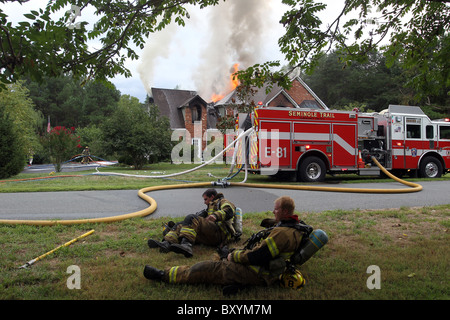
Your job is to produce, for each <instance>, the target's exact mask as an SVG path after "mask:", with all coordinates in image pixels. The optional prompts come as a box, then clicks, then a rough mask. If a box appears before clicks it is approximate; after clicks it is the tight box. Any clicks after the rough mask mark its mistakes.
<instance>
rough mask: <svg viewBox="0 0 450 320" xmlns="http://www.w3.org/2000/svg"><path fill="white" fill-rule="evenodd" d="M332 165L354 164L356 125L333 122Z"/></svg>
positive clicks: (356, 148)
mask: <svg viewBox="0 0 450 320" xmlns="http://www.w3.org/2000/svg"><path fill="white" fill-rule="evenodd" d="M332 136H333V144H332V145H333V166H356V164H357V162H356V161H357V151H358V147H357V145H358V144H357V140H356V125H354V124H338V123H335V124H333V135H332Z"/></svg>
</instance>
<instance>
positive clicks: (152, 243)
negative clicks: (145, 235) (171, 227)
mask: <svg viewBox="0 0 450 320" xmlns="http://www.w3.org/2000/svg"><path fill="white" fill-rule="evenodd" d="M147 243H148V246H149V247H150V248H159V251H160V252H163V253H167V252H169V247H170V242H168V241H166V240H163V241H156V240H153V239H150V240H148V242H147Z"/></svg>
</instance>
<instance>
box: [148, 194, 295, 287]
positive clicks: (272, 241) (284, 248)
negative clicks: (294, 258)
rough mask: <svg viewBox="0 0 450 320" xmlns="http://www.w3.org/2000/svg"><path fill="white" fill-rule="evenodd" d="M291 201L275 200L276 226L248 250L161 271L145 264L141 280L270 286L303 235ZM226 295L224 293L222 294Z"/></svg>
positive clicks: (288, 198)
mask: <svg viewBox="0 0 450 320" xmlns="http://www.w3.org/2000/svg"><path fill="white" fill-rule="evenodd" d="M294 208H295V204H294V200H293V199H291V198H290V197H287V196H283V197H280V198H278V199H277V200H275V203H274V209H273V214H274V215H275V221H276V225H275V227H273V228H270V229H268V230H270V231H269V233H268V235H267V237H266V238H265V239H264V240H262V241H261V242H260V243H257V244H255V245H254V246H253V247H252V248H251V249H249V248H244V249H236V250H233V251H231V252H230V253H229V254H227V255H226V259H223V260H219V261H203V262H199V263H197V264H194V265H193V266H191V267H189V266H174V267H167V268H165V269H164V270H159V269H156V268H154V267H152V266H148V265H146V266H145V268H144V277H145V278H147V279H150V280H159V281H163V282H167V283H189V284H194V283H212V284H219V285H223V286H225V287H224V290H225V289H226V288H228V287H235V288H236V287H238V288H240V286H246V285H272V284H274V283H275V282H277V281H278V279H279V278H280V275H282V274H283V272H285V270H286V260H287V259H289V258H290V256H291V255H292V254H293V253H294V252H295V251H296V250H298V249H299V247H300V244H301V240H302V237H303V232H302V231H300V230H299V229H298V228H295V227H293V226H295V225H296V224H299V223H300V222H299V220H298V216H297V215H294V214H293V213H294ZM224 294H225V291H224Z"/></svg>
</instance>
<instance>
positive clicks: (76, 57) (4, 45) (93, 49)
mask: <svg viewBox="0 0 450 320" xmlns="http://www.w3.org/2000/svg"><path fill="white" fill-rule="evenodd" d="M0 2H2V3H5V2H8V1H7V0H2V1H0ZM17 2H20V3H24V2H25V1H21V0H18V1H17ZM218 2H219V0H155V1H141V0H139V1H138V0H136V1H125V0H120V1H107V0H77V1H68V0H50V1H48V3H47V5H46V7H45V8H41V9H39V11H34V10H33V11H30V13H25V14H24V16H25V18H26V20H25V21H22V22H19V24H18V25H17V26H13V24H12V23H11V22H10V21H8V17H7V16H6V14H5V13H4V12H3V11H2V10H1V9H0V35H1V37H0V39H1V40H0V44H1V46H0V50H1V56H0V70H1V73H0V80H1V81H3V82H6V81H14V80H17V79H19V78H20V77H23V76H27V77H29V78H31V79H32V80H38V81H39V80H42V78H43V77H44V76H50V77H55V76H59V75H60V74H61V73H67V72H71V73H72V75H73V76H74V77H76V78H82V79H93V78H95V79H103V80H106V79H108V78H112V77H114V76H116V75H118V74H121V75H125V76H126V77H129V76H131V73H130V71H129V70H128V69H127V68H126V67H125V65H124V62H125V60H126V59H127V58H131V59H133V60H134V59H137V58H138V56H137V54H136V51H135V50H136V48H141V49H142V48H143V47H144V43H145V41H146V39H147V38H148V37H149V36H150V34H151V33H153V32H155V31H158V30H161V29H163V28H164V27H165V26H167V25H168V24H169V23H170V22H171V21H172V20H174V21H175V22H176V23H178V25H181V26H183V25H184V19H186V18H189V14H188V11H187V9H186V6H187V5H198V6H200V7H204V6H207V5H215V4H217V3H218ZM70 5H72V7H71V10H68V11H65V12H64V10H67V8H68V6H70ZM89 9H94V10H95V12H94V15H95V16H96V17H97V18H98V20H97V21H96V22H95V23H93V24H89V23H88V22H86V21H80V20H82V19H81V18H79V17H78V16H79V15H80V14H81V15H82V12H83V11H86V10H89ZM60 15H62V16H61V17H60V18H59V19H55V20H53V17H55V16H56V17H57V16H60ZM93 44H94V45H93Z"/></svg>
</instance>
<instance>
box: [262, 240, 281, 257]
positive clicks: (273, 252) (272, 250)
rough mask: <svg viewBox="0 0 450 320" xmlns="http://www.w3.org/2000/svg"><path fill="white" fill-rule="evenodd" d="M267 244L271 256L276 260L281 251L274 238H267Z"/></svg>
mask: <svg viewBox="0 0 450 320" xmlns="http://www.w3.org/2000/svg"><path fill="white" fill-rule="evenodd" d="M264 241H265V242H266V244H267V247H268V248H269V251H270V254H271V255H272V258H275V257H276V256H278V255H279V254H280V250H278V247H277V244H276V243H275V241H274V240H273V238H267V239H266V240H264Z"/></svg>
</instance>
